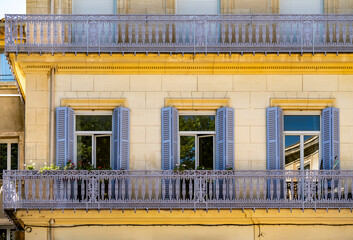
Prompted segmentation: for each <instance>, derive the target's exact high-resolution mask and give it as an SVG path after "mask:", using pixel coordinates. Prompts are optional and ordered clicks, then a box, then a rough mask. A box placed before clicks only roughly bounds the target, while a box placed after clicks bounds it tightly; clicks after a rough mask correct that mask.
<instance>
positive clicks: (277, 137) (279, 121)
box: [266, 107, 284, 170]
mask: <svg viewBox="0 0 353 240" xmlns="http://www.w3.org/2000/svg"><path fill="white" fill-rule="evenodd" d="M266 120H267V126H266V128H267V129H266V130H267V132H266V134H267V170H281V169H284V157H283V151H284V150H283V110H282V109H281V108H279V107H271V108H267V112H266Z"/></svg>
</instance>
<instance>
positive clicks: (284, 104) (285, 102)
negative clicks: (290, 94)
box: [270, 98, 335, 111]
mask: <svg viewBox="0 0 353 240" xmlns="http://www.w3.org/2000/svg"><path fill="white" fill-rule="evenodd" d="M270 101H271V103H270V105H271V107H280V108H282V109H283V110H293V111H296V110H300V111H301V110H322V109H324V108H327V107H334V106H335V99H276V98H273V99H271V100H270Z"/></svg>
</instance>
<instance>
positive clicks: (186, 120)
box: [179, 115, 215, 131]
mask: <svg viewBox="0 0 353 240" xmlns="http://www.w3.org/2000/svg"><path fill="white" fill-rule="evenodd" d="M214 130H215V116H202V115H201V116H183V115H181V116H179V131H214Z"/></svg>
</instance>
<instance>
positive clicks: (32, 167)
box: [24, 160, 36, 170]
mask: <svg viewBox="0 0 353 240" xmlns="http://www.w3.org/2000/svg"><path fill="white" fill-rule="evenodd" d="M35 165H36V163H34V162H32V160H31V161H29V164H28V165H26V164H25V165H24V166H25V168H26V169H27V170H34V166H35Z"/></svg>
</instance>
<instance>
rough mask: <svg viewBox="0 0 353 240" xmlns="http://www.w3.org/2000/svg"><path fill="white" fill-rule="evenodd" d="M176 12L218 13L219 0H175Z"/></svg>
mask: <svg viewBox="0 0 353 240" xmlns="http://www.w3.org/2000/svg"><path fill="white" fill-rule="evenodd" d="M176 12H177V14H219V13H220V1H219V0H191V1H190V0H177V1H176Z"/></svg>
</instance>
